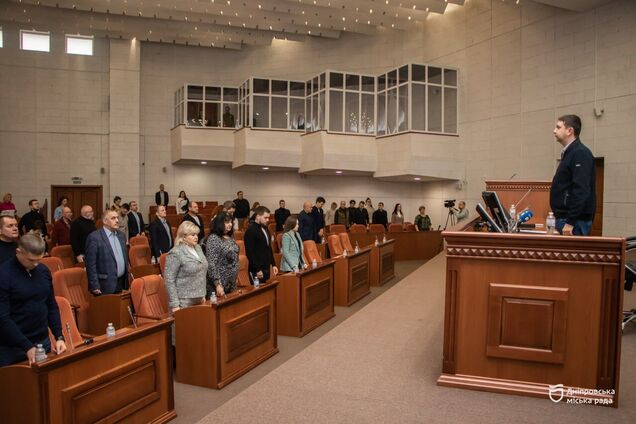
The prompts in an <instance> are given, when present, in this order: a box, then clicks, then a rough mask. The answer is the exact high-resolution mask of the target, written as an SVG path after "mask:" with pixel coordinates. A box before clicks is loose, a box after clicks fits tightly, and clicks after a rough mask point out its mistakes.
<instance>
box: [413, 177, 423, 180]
mask: <svg viewBox="0 0 636 424" xmlns="http://www.w3.org/2000/svg"><path fill="white" fill-rule="evenodd" d="M413 179H414V180H415V181H420V180H421V179H422V178H420V177H415V178H413Z"/></svg>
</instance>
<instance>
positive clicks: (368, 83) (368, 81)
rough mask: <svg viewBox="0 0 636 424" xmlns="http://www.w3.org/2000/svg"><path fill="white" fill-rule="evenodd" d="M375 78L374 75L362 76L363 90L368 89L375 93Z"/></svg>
mask: <svg viewBox="0 0 636 424" xmlns="http://www.w3.org/2000/svg"><path fill="white" fill-rule="evenodd" d="M374 83H375V78H373V77H362V91H368V92H370V93H373V91H374V90H375V84H374Z"/></svg>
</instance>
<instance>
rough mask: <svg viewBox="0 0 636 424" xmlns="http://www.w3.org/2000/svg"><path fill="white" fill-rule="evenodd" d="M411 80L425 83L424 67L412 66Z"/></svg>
mask: <svg viewBox="0 0 636 424" xmlns="http://www.w3.org/2000/svg"><path fill="white" fill-rule="evenodd" d="M411 80H413V81H421V82H426V66H424V65H412V69H411Z"/></svg>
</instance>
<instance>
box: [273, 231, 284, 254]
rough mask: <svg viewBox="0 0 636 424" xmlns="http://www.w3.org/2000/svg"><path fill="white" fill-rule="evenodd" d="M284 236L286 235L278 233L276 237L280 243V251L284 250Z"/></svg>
mask: <svg viewBox="0 0 636 424" xmlns="http://www.w3.org/2000/svg"><path fill="white" fill-rule="evenodd" d="M272 234H274V233H272ZM283 234H284V233H278V234H277V235H276V242H277V243H278V250H283Z"/></svg>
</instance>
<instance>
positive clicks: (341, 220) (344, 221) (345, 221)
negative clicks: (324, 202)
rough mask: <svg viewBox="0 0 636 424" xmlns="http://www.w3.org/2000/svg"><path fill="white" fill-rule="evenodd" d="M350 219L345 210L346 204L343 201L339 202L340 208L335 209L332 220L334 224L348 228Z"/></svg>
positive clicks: (347, 211)
mask: <svg viewBox="0 0 636 424" xmlns="http://www.w3.org/2000/svg"><path fill="white" fill-rule="evenodd" d="M350 220H351V217H350V216H349V209H347V202H345V201H344V200H341V201H340V207H339V208H338V209H336V216H335V218H334V220H333V223H334V224H337V225H344V226H345V227H349V222H350Z"/></svg>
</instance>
